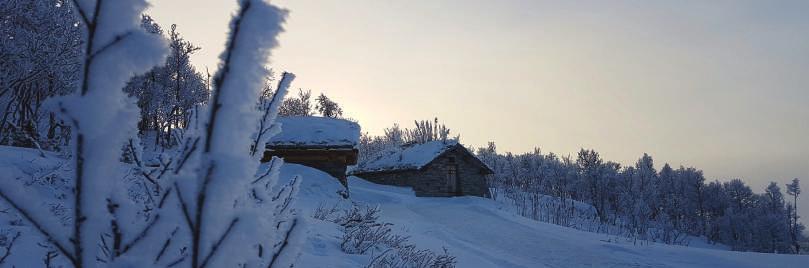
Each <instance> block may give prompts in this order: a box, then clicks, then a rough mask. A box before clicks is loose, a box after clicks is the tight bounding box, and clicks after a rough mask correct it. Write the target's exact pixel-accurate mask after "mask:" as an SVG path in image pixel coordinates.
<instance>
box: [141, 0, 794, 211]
mask: <svg viewBox="0 0 809 268" xmlns="http://www.w3.org/2000/svg"><path fill="white" fill-rule="evenodd" d="M151 2H152V4H153V7H152V8H151V9H150V10H149V11H148V12H149V14H151V15H152V16H153V17H154V18H155V19H156V20H157V21H158V23H160V24H161V25H163V26H164V27H168V25H170V24H172V23H176V24H178V31H179V32H180V33H181V34H182V35H183V37H185V38H186V39H188V40H189V41H191V42H193V43H194V44H196V45H198V46H200V47H202V50H201V51H199V52H198V53H197V54H196V55H194V56H193V57H192V60H193V61H194V63H195V65H196V66H197V67H198V68H199V69H200V70H201V71H203V72H204V71H205V67H208V68H209V69H210V71H211V73H213V72H214V71H215V66H216V63H217V61H218V60H217V57H218V54H219V52H220V51H221V50H222V48H223V46H224V39H225V33H226V29H227V22H228V19H229V18H230V15H231V13H232V12H233V10H234V9H235V1H191V0H174V1H157V0H153V1H151ZM274 3H277V4H278V5H280V6H282V7H285V8H287V9H289V10H290V16H289V18H288V22H287V26H286V29H287V32H286V33H284V34H282V35H281V37H280V42H281V47H280V48H279V49H277V50H275V51H274V53H273V58H272V61H271V62H272V67H273V68H274V69H275V70H284V71H290V72H293V73H295V74H296V75H297V77H298V79H296V81H295V83H294V84H293V87H295V88H304V89H312V90H313V92H315V93H320V92H324V93H326V94H327V95H329V96H330V97H331V98H333V99H335V100H336V101H337V102H338V103H339V104H341V105H342V106H343V108H344V110H345V112H346V114H345V115H346V116H348V117H351V118H354V119H356V120H358V121H359V122H360V124H361V125H362V127H363V131H367V132H369V133H371V134H380V133H381V132H382V129H384V128H386V127H389V126H392V125H393V123H399V124H400V125H402V126H404V127H410V125H412V121H413V120H420V119H432V118H433V117H438V118H439V119H440V120H441V121H442V122H444V123H446V124H447V126H449V127H450V128H451V129H452V130H453V132H454V133H456V134H460V135H461V141H462V142H463V143H464V144H469V145H474V146H484V145H485V144H486V143H487V142H488V141H494V142H495V143H496V144H497V146H498V150H499V151H500V152H505V151H511V152H517V153H519V152H527V151H530V150H532V149H533V148H534V147H540V148H542V150H543V151H544V152H554V153H557V154H560V155H568V154H571V155H574V156H575V153H576V152H577V151H578V150H579V149H580V148H590V149H594V150H596V151H598V152H599V153H600V154H601V156H602V157H603V158H604V159H606V160H611V161H616V162H619V163H622V164H625V165H632V164H633V163H634V162H635V160H637V159H638V158H639V157H640V156H641V155H642V154H643V153H649V154H650V155H652V156H653V157H654V159H655V166H656V167H657V168H658V169H659V168H660V167H661V166H662V165H663V163H665V162H668V163H670V164H671V165H672V166H673V167H675V168H676V167H678V166H680V165H683V166H693V167H696V168H698V169H701V170H703V171H704V172H705V175H706V178H707V179H708V180H714V179H719V180H728V179H732V178H741V179H743V180H744V181H746V182H747V183H748V184H749V185H750V186H751V187H752V188H753V190H754V191H756V192H762V191H763V189H764V187H765V186H766V184H767V183H768V182H769V181H776V182H778V184H779V186H780V187H781V188H782V191H783V190H785V189H784V188H785V187H784V184H785V183H786V182H788V181H790V180H791V179H792V178H800V179H802V181H803V185H804V188H805V189H806V188H809V186H807V185H809V107H807V103H809V88H807V85H809V17H807V16H805V14H808V13H809V2H805V1H794V2H793V1H779V2H778V3H777V5H773V4H772V3H768V2H757V1H712V2H701V1H685V2H682V1H677V2H633V1H614V2H613V1H610V2H600V1H575V2H568V1H565V2H546V1H400V2H389V1H384V2H381V1H371V0H362V1H351V2H337V1H274ZM176 10H182V12H177V11H176ZM804 192H806V191H804ZM799 203H800V204H799V206H800V208H799V209H800V210H801V212H802V215H804V222H807V221H806V219H807V217H809V198H807V197H806V195H805V194H804V195H803V196H802V200H800V201H799Z"/></svg>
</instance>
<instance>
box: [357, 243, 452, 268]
mask: <svg viewBox="0 0 809 268" xmlns="http://www.w3.org/2000/svg"><path fill="white" fill-rule="evenodd" d="M456 263H457V261H456V260H455V256H452V255H449V252H448V251H447V249H446V248H443V252H441V253H436V252H433V251H431V250H426V249H418V248H416V247H415V246H413V245H406V246H403V247H399V248H395V249H390V250H387V251H385V252H382V254H380V255H379V256H376V257H374V258H372V259H371V263H369V264H368V265H367V266H366V267H368V268H400V267H407V268H452V267H455V264H456Z"/></svg>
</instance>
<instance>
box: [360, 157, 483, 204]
mask: <svg viewBox="0 0 809 268" xmlns="http://www.w3.org/2000/svg"><path fill="white" fill-rule="evenodd" d="M451 157H454V158H455V161H454V163H453V162H451V161H450V158H451ZM470 157H472V156H470V155H468V154H466V153H464V152H461V151H460V150H453V151H451V152H447V153H446V154H444V155H442V156H441V157H439V158H437V159H435V160H433V162H432V163H430V165H428V166H426V167H424V168H423V169H422V170H418V171H416V170H414V171H397V172H383V173H366V174H361V175H359V177H362V178H363V179H366V180H368V181H371V182H374V183H378V184H386V185H396V186H410V187H413V190H414V191H415V192H416V196H435V197H442V196H458V195H473V196H481V197H483V196H486V192H487V191H486V180H485V175H484V173H483V170H482V168H481V167H480V166H479V165H477V164H476V162H474V160H472V159H471V158H470ZM450 165H456V166H457V169H456V170H457V178H458V186H459V187H458V188H459V189H457V191H450V190H451V189H450V185H449V184H448V183H447V174H448V172H449V171H448V166H450Z"/></svg>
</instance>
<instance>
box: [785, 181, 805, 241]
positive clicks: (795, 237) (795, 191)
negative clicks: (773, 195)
mask: <svg viewBox="0 0 809 268" xmlns="http://www.w3.org/2000/svg"><path fill="white" fill-rule="evenodd" d="M787 195H791V196H792V209H791V211H792V213H791V217H790V218H791V219H790V220H791V222H790V225H791V227H790V234H791V235H792V241H793V247H795V251H796V252H798V253H800V252H801V245H800V243H798V242H799V241H800V238H801V234H802V233H803V226H802V225H801V224H800V223H799V222H798V219H799V218H800V217H799V216H798V196H799V195H801V184H800V180H798V178H795V179H792V182H791V183H789V184H787Z"/></svg>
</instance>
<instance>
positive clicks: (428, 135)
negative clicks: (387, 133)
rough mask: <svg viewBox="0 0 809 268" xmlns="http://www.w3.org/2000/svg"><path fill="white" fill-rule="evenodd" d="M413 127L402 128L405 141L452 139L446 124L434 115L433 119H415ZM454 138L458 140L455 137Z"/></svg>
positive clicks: (418, 141) (423, 141) (422, 141)
mask: <svg viewBox="0 0 809 268" xmlns="http://www.w3.org/2000/svg"><path fill="white" fill-rule="evenodd" d="M414 123H415V127H414V128H412V129H405V130H404V133H403V134H404V136H403V138H404V142H405V143H425V142H429V141H438V140H440V141H447V140H450V139H452V138H451V137H450V136H449V135H450V129H449V128H447V126H446V125H444V124H441V123H439V122H438V118H437V117H436V118H435V119H434V120H433V121H430V120H421V121H415V122H414ZM455 140H458V139H457V138H456V139H455Z"/></svg>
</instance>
